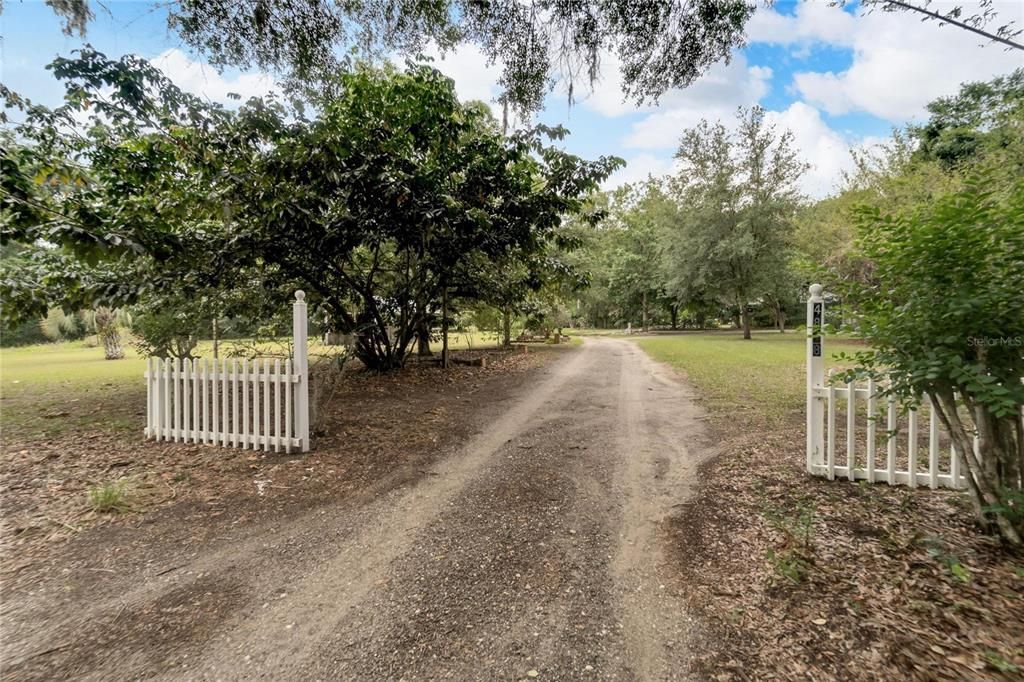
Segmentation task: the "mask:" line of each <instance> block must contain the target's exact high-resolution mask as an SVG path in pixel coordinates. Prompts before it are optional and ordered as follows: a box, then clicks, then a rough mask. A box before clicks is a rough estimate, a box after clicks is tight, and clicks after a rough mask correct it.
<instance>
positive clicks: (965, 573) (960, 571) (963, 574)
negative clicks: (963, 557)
mask: <svg viewBox="0 0 1024 682" xmlns="http://www.w3.org/2000/svg"><path fill="white" fill-rule="evenodd" d="M925 551H926V552H928V556H930V557H932V558H933V559H935V560H936V561H938V562H939V563H940V564H942V565H943V566H945V567H946V568H947V569H948V570H949V573H950V575H952V576H953V577H954V578H955V579H956V580H958V581H960V582H962V583H967V582H970V581H971V572H970V570H968V568H967V567H966V566H964V565H963V564H962V563H960V559H959V558H958V557H957V556H956V555H955V554H950V553H949V552H947V551H946V548H945V547H944V546H943V544H942V542H941V541H940V540H938V539H937V538H928V539H927V540H925Z"/></svg>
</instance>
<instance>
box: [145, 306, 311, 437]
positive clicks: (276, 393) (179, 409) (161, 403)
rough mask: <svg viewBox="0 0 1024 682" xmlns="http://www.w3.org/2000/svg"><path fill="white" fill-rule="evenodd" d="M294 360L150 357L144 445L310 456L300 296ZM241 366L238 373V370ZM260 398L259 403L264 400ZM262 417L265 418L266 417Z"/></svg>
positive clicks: (303, 317) (304, 328)
mask: <svg viewBox="0 0 1024 682" xmlns="http://www.w3.org/2000/svg"><path fill="white" fill-rule="evenodd" d="M295 299H296V300H295V304H294V311H293V312H294V315H293V346H292V347H293V349H294V351H293V354H294V357H293V358H288V359H286V360H285V361H284V365H283V366H282V364H281V360H280V359H275V360H274V362H273V365H271V362H270V359H269V358H262V362H260V359H255V360H248V359H241V360H239V359H236V358H231V359H230V360H228V359H217V358H214V359H213V362H212V363H211V362H210V361H209V360H208V359H207V358H202V359H199V358H196V359H190V358H189V359H184V360H182V359H181V358H149V359H148V360H147V361H146V372H145V375H144V376H145V379H146V429H145V435H146V437H147V438H150V439H155V440H158V441H173V442H187V443H204V444H212V445H220V446H222V447H229V446H230V447H241V448H252V449H253V450H259V449H262V450H263V451H264V452H270V451H271V450H273V451H274V452H280V451H281V450H282V448H283V449H284V451H285V452H291V451H292V449H298V450H300V451H303V452H305V451H308V450H309V445H310V443H309V377H308V373H309V362H308V357H307V339H308V336H307V315H306V302H305V295H304V294H303V292H301V291H298V292H296V294H295ZM239 366H241V367H239ZM261 395H262V397H261ZM261 415H262V418H261Z"/></svg>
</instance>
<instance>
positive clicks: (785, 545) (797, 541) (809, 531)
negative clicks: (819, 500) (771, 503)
mask: <svg viewBox="0 0 1024 682" xmlns="http://www.w3.org/2000/svg"><path fill="white" fill-rule="evenodd" d="M814 513H815V512H814V506H813V504H808V503H806V502H800V503H799V504H798V505H797V508H796V509H795V510H794V513H790V512H787V511H783V510H780V509H775V508H769V509H767V510H765V512H764V515H765V518H766V519H767V520H768V523H769V525H770V526H771V527H772V528H773V529H774V530H775V531H776V532H777V533H778V534H779V535H780V536H781V537H782V541H781V543H780V544H779V545H778V546H777V547H772V548H769V549H768V551H767V553H766V554H767V559H768V563H770V564H771V565H772V568H774V569H775V572H776V573H778V574H779V575H781V576H782V577H784V578H786V579H787V580H789V581H791V582H794V583H801V582H803V581H804V579H805V578H806V577H807V574H808V572H809V571H810V569H811V567H812V565H813V563H814V541H813V537H812V536H813V534H814Z"/></svg>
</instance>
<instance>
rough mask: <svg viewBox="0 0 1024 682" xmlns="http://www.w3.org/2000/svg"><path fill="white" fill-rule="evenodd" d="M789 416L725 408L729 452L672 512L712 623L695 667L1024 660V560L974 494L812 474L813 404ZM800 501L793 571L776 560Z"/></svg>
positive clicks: (996, 664)
mask: <svg viewBox="0 0 1024 682" xmlns="http://www.w3.org/2000/svg"><path fill="white" fill-rule="evenodd" d="M788 424H789V426H788V428H785V429H782V428H772V427H771V426H770V425H769V423H768V422H767V421H766V420H761V419H759V418H758V416H757V415H756V414H754V415H745V416H743V417H742V418H735V417H733V418H730V419H729V420H728V422H726V421H725V420H723V419H716V420H713V421H712V427H713V430H715V431H716V433H714V435H715V436H716V437H717V440H718V441H720V443H721V448H720V452H722V453H723V454H722V455H721V456H720V457H719V458H718V459H716V460H713V461H711V462H709V463H708V464H706V465H705V466H704V467H703V469H702V472H701V478H702V480H703V486H702V488H701V489H700V490H699V491H698V493H697V495H696V496H695V497H694V498H691V500H690V501H688V502H687V503H685V504H684V505H683V506H682V507H681V508H680V512H679V514H678V516H677V517H675V518H674V519H673V521H672V523H671V524H670V528H669V533H670V537H669V541H670V543H671V544H672V546H673V547H674V558H675V562H676V564H677V566H678V567H679V577H678V581H679V586H678V587H679V589H680V591H682V592H684V593H686V594H688V595H689V600H690V604H691V607H692V608H693V609H694V611H695V613H698V614H701V615H703V616H704V620H705V623H706V629H707V633H706V639H707V641H706V642H704V643H702V646H701V647H700V648H701V651H700V652H699V653H698V655H697V657H696V659H697V660H696V661H695V667H696V671H695V672H696V673H697V676H698V677H708V678H716V679H761V678H766V677H772V678H775V679H794V680H795V679H808V678H815V679H829V678H831V679H835V678H838V679H863V680H868V679H936V678H938V679H965V678H966V679H991V678H992V677H994V676H998V675H1000V674H1003V675H1008V674H1016V673H1014V671H1017V670H1020V669H1021V668H1022V667H1024V573H1022V572H1021V569H1020V566H1021V565H1024V557H1020V556H1014V555H1012V554H1010V553H1008V552H1007V551H1005V550H1004V549H1003V548H1002V547H1000V545H999V543H998V542H996V541H994V540H993V539H992V538H990V537H987V536H985V535H983V534H981V533H980V532H979V530H978V529H977V528H975V527H974V525H973V522H972V520H971V515H970V512H969V509H968V508H967V507H966V500H965V499H964V496H963V494H962V493H955V492H951V491H931V490H923V489H918V490H909V489H907V488H905V487H898V486H897V487H891V488H890V487H889V486H887V485H885V484H881V483H876V484H866V483H865V484H860V485H858V484H853V483H850V482H849V481H831V482H830V481H827V480H824V479H819V478H812V477H809V476H807V475H805V474H804V473H803V468H802V461H803V457H804V452H803V441H804V439H803V429H802V418H801V415H799V414H793V415H792V416H791V419H790V421H789V422H788ZM804 509H809V510H811V511H812V512H813V513H812V514H811V519H812V520H811V522H810V532H809V538H810V559H811V562H810V565H809V568H808V569H807V571H806V574H805V576H804V577H803V579H802V580H801V581H799V582H793V581H792V580H789V579H786V578H783V577H782V576H781V575H780V573H778V572H777V569H776V567H774V566H773V565H772V563H771V562H770V561H769V560H768V557H769V553H770V552H774V553H775V556H776V560H777V559H778V557H779V556H780V555H782V554H783V553H784V552H785V551H786V550H787V549H789V548H791V547H792V546H793V544H794V532H793V531H791V530H787V529H790V528H794V527H800V526H799V524H798V523H797V522H798V521H799V519H800V514H801V510H804ZM780 517H781V518H782V519H789V525H787V523H784V522H783V523H780V522H779V518H780ZM737 662H738V663H739V665H738V666H737V665H736V663H737Z"/></svg>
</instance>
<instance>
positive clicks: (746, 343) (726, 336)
mask: <svg viewBox="0 0 1024 682" xmlns="http://www.w3.org/2000/svg"><path fill="white" fill-rule="evenodd" d="M635 341H636V343H637V344H638V345H639V346H640V347H641V348H643V349H644V350H645V351H646V352H647V353H648V354H650V355H651V356H652V357H653V358H655V359H657V360H660V361H662V362H665V363H668V364H669V365H671V366H673V367H674V368H676V369H678V370H680V371H681V372H683V373H684V374H685V375H686V376H687V378H688V379H689V380H690V381H691V382H692V383H693V385H694V387H695V388H697V389H698V390H699V391H700V392H701V394H702V395H703V397H704V398H705V402H706V404H707V405H708V407H709V408H710V409H711V410H713V411H724V410H742V411H747V410H756V411H759V412H761V413H763V414H764V415H765V416H766V417H768V418H769V419H773V420H774V419H780V418H783V417H785V416H786V415H787V414H788V413H790V412H792V411H793V410H797V409H800V408H801V407H802V406H803V404H804V399H805V385H806V384H805V382H806V374H805V369H804V363H805V353H806V346H805V344H806V336H804V334H803V333H800V332H787V333H785V334H780V333H778V332H768V331H765V332H755V333H754V338H753V339H750V340H744V339H743V336H742V334H740V333H739V332H693V333H683V334H675V335H671V336H670V335H665V336H647V337H640V338H637V339H635ZM857 350H864V346H863V345H862V344H859V343H857V342H855V341H851V340H837V339H827V340H826V343H825V367H826V371H828V368H829V367H839V366H840V365H839V363H838V362H837V361H835V360H834V359H832V355H833V354H834V353H838V352H840V351H846V352H853V351H857Z"/></svg>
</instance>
